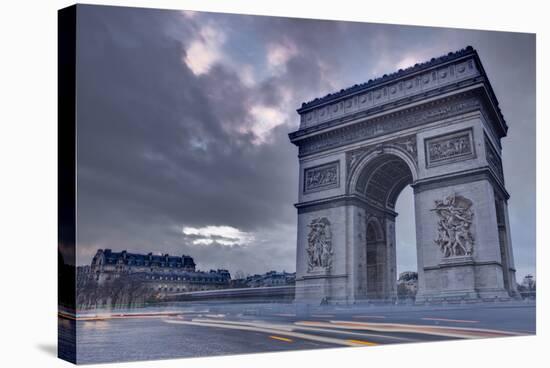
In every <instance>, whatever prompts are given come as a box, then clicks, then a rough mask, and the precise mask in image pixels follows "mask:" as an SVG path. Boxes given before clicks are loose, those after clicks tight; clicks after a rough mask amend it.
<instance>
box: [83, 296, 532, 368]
mask: <svg viewBox="0 0 550 368" xmlns="http://www.w3.org/2000/svg"><path fill="white" fill-rule="evenodd" d="M80 317H81V318H80V319H79V320H78V321H77V322H76V323H77V331H78V335H77V341H78V344H79V349H78V361H79V363H99V362H111V361H132V360H142V359H168V358H178V357H197V356H213V355H226V354H243V353H256V352H273V351H285V350H300V349H318V348H331V347H342V346H376V345H386V344H395V343H410V342H421V341H439V340H448V339H467V338H487V337H506V336H518V335H525V334H533V333H535V307H534V304H526V303H507V304H502V305H471V306H440V307H415V306H410V307H404V306H399V307H396V306H392V307H355V308H342V307H325V308H321V307H315V308H305V307H296V306H292V305H216V304H205V305H195V306H193V307H184V308H181V307H173V306H172V307H170V308H168V309H163V310H160V309H155V310H147V311H146V312H145V313H144V312H143V311H141V312H140V313H139V314H136V312H135V311H127V312H126V313H120V314H119V313H117V314H114V315H113V314H105V315H88V316H80Z"/></svg>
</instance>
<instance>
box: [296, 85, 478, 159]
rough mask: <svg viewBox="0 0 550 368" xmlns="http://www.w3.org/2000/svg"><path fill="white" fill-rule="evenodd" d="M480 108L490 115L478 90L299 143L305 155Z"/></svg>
mask: <svg viewBox="0 0 550 368" xmlns="http://www.w3.org/2000/svg"><path fill="white" fill-rule="evenodd" d="M478 109H479V110H481V111H482V112H483V113H484V115H485V116H487V114H486V110H485V107H484V106H483V103H482V102H481V100H480V97H479V96H478V95H477V94H476V93H475V92H470V93H464V94H461V95H455V96H450V97H447V98H444V99H441V100H438V101H433V102H430V103H427V104H425V105H422V106H417V107H414V108H412V109H406V110H402V111H398V112H395V113H390V114H387V115H384V116H381V117H379V118H374V119H371V120H366V121H363V122H359V123H357V124H354V125H351V126H346V127H342V128H340V129H337V130H333V131H330V132H326V133H320V134H318V135H316V136H314V137H311V138H307V139H304V140H303V141H301V142H300V143H299V153H300V155H301V156H304V155H308V154H312V153H316V152H320V151H324V150H327V149H331V148H335V147H340V146H343V145H346V144H350V143H354V142H358V141H361V140H365V139H369V138H374V137H378V136H381V135H384V134H388V133H393V132H396V131H400V130H404V129H408V128H412V127H416V126H420V125H423V124H426V123H429V122H432V121H437V120H441V119H445V118H448V117H452V116H454V115H458V114H463V113H467V112H470V111H475V110H478Z"/></svg>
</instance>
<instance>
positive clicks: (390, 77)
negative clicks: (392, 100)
mask: <svg viewBox="0 0 550 368" xmlns="http://www.w3.org/2000/svg"><path fill="white" fill-rule="evenodd" d="M476 54H477V52H476V51H475V50H474V48H473V47H472V46H467V47H466V48H464V49H461V50H458V51H455V52H449V53H448V54H447V55H442V56H439V57H437V58H432V59H431V60H429V61H426V62H423V63H417V64H415V65H414V66H411V67H409V68H406V69H399V70H398V71H396V72H394V73H390V74H384V75H383V76H382V77H379V78H375V79H369V81H368V82H365V83H362V84H355V85H353V86H351V87H349V88H346V89H341V90H340V91H339V92H335V93H329V94H328V95H326V96H324V97H320V98H315V99H313V100H311V101H309V102H304V103H302V106H301V107H300V108H299V109H298V110H297V112H298V113H299V114H301V113H303V112H305V111H307V110H309V109H312V108H313V107H316V106H320V105H323V104H325V103H327V102H330V101H335V100H339V99H341V98H344V97H349V96H351V95H355V94H358V93H361V92H365V91H366V90H369V89H372V88H374V87H377V86H380V85H382V84H386V83H388V82H391V81H395V80H397V79H401V78H404V77H407V76H410V75H412V74H417V73H419V72H421V71H424V70H427V69H430V68H433V67H435V66H438V65H441V64H444V63H448V62H450V61H456V60H457V59H459V58H463V57H464V56H469V55H471V56H473V55H476Z"/></svg>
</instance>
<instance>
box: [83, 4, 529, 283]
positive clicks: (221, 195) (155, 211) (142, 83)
mask: <svg viewBox="0 0 550 368" xmlns="http://www.w3.org/2000/svg"><path fill="white" fill-rule="evenodd" d="M83 9H84V11H83V12H82V13H79V23H78V35H79V43H80V44H85V45H86V47H82V48H78V55H77V58H78V59H77V60H78V68H77V80H78V83H77V96H78V100H77V106H78V109H77V111H78V116H77V122H78V130H77V131H78V137H77V149H78V169H77V179H78V197H77V210H78V214H77V222H78V223H77V229H78V231H77V234H78V238H77V264H79V265H84V264H89V263H90V262H91V259H92V257H93V255H94V254H95V252H96V250H97V249H98V248H103V249H105V248H110V249H112V250H113V251H121V250H124V249H127V250H128V251H132V252H138V253H144V252H145V253H147V252H158V253H162V254H164V253H169V254H171V255H179V256H181V255H182V254H187V255H190V256H192V257H193V258H194V259H195V262H196V263H197V268H200V269H204V270H208V269H217V268H224V269H228V270H229V271H230V272H231V273H234V272H236V271H243V272H244V273H245V274H247V273H250V274H254V273H264V272H267V271H269V270H278V271H282V270H285V271H288V272H294V271H295V267H296V265H295V263H296V257H295V255H296V254H295V252H296V210H295V208H294V206H293V204H294V203H295V202H296V200H297V198H296V191H297V188H298V166H297V160H296V156H297V150H296V147H295V146H293V145H292V144H291V143H290V142H289V140H288V136H287V134H288V133H289V132H291V131H294V130H296V129H297V127H298V124H299V121H298V115H297V113H296V111H295V110H296V109H297V108H298V107H299V106H300V105H301V103H302V102H303V101H309V100H311V99H313V98H315V97H321V96H324V95H326V94H327V93H331V92H335V91H339V90H340V89H342V88H346V87H349V86H351V85H354V84H359V83H363V82H365V81H367V80H369V79H371V78H375V77H378V76H381V75H383V74H386V73H391V72H394V71H396V70H398V69H400V68H406V67H408V66H412V65H414V64H415V63H417V62H422V61H425V60H429V59H430V58H431V57H434V56H439V55H443V54H446V53H447V52H449V51H454V50H458V49H461V48H463V47H465V46H466V45H472V46H474V47H475V48H476V49H477V50H478V52H479V54H480V57H481V59H482V61H483V65H484V67H485V69H486V72H487V74H488V75H489V77H490V80H491V84H492V86H493V88H494V90H495V93H496V96H497V98H498V99H499V102H500V107H501V109H502V112H503V114H504V117H505V119H506V120H507V123H508V125H509V127H510V129H509V132H508V137H507V138H505V139H504V140H503V165H504V175H505V181H506V186H507V188H508V190H509V192H510V194H511V199H510V200H509V211H510V223H511V234H512V241H513V249H514V256H515V265H516V269H517V278H518V281H519V282H520V281H521V280H522V279H523V277H524V276H525V275H526V274H528V273H531V274H535V36H534V35H532V34H521V33H511V32H489V31H475V30H460V29H448V28H429V27H412V26H397V25H383V24H368V23H358V22H340V21H339V22H333V21H323V20H306V19H293V18H277V17H256V16H247V15H231V14H216V13H201V12H188V11H167V10H154V9H133V8H117V7H86V6H84V7H83ZM412 201H413V198H412V189H411V188H410V187H407V188H406V189H405V190H404V191H403V193H402V194H401V195H400V196H399V199H398V201H397V204H396V211H397V212H398V213H399V216H398V217H397V224H396V231H397V250H398V251H397V257H398V274H399V273H400V272H403V271H409V270H410V271H416V269H417V266H416V248H415V241H416V240H415V232H414V231H415V230H414V209H413V202H412Z"/></svg>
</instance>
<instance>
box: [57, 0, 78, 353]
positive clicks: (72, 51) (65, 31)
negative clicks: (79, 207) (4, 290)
mask: <svg viewBox="0 0 550 368" xmlns="http://www.w3.org/2000/svg"><path fill="white" fill-rule="evenodd" d="M57 40H58V41H57V42H58V43H57V45H58V54H57V56H58V64H57V65H58V66H57V67H58V77H57V78H58V96H57V97H58V100H57V104H58V105H57V108H58V133H57V134H58V143H57V144H58V152H57V153H58V158H57V164H58V174H57V175H58V176H57V179H58V184H57V190H58V197H57V198H58V199H57V201H58V202H57V203H58V212H57V216H58V225H57V226H58V229H57V233H58V252H57V253H58V266H57V267H58V268H57V270H58V337H57V338H58V345H57V346H58V347H57V349H58V357H59V358H61V359H64V360H67V361H69V362H72V363H76V321H75V319H74V316H75V312H76V308H75V304H76V303H75V302H76V290H75V286H76V285H75V278H76V275H75V266H76V252H75V250H76V249H75V248H76V244H75V240H76V212H75V209H76V197H75V194H76V188H75V185H76V184H75V174H76V172H75V171H76V157H75V144H76V143H75V142H76V141H75V138H76V136H75V133H76V126H75V125H76V121H75V116H76V114H75V112H76V106H75V101H76V96H75V86H76V84H75V83H76V6H71V7H68V8H65V9H61V10H59V12H58V39H57Z"/></svg>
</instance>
